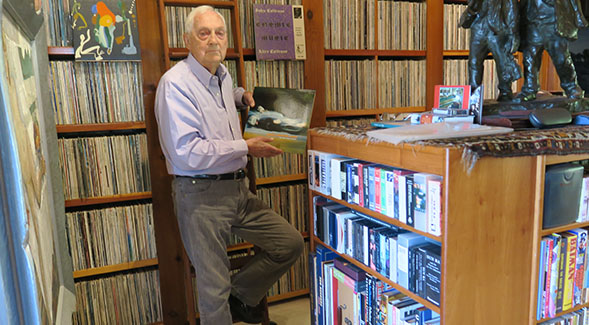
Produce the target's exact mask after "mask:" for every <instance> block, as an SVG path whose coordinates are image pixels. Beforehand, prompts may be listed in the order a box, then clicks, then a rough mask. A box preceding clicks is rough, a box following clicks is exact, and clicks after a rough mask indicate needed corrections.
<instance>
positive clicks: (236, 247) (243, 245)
mask: <svg viewBox="0 0 589 325" xmlns="http://www.w3.org/2000/svg"><path fill="white" fill-rule="evenodd" d="M250 248H254V245H253V244H250V243H239V244H235V245H229V246H227V251H228V252H235V251H240V250H244V249H250Z"/></svg>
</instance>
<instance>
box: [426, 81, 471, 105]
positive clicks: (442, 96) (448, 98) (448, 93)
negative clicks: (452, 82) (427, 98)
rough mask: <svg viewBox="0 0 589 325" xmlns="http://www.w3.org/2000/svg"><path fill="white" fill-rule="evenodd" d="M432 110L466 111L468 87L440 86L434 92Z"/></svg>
mask: <svg viewBox="0 0 589 325" xmlns="http://www.w3.org/2000/svg"><path fill="white" fill-rule="evenodd" d="M435 96H436V97H435V101H434V108H449V109H468V105H469V97H470V86H441V85H437V86H436V90H435Z"/></svg>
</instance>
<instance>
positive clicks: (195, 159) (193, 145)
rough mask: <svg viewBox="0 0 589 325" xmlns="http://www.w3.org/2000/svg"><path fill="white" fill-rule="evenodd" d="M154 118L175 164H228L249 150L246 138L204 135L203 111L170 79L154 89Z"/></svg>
mask: <svg viewBox="0 0 589 325" xmlns="http://www.w3.org/2000/svg"><path fill="white" fill-rule="evenodd" d="M155 113H156V119H157V122H158V126H159V137H160V143H161V146H162V150H163V151H164V154H165V155H166V158H167V159H168V160H169V163H171V164H172V165H173V166H174V167H175V168H177V169H181V170H192V171H195V172H197V171H199V170H204V169H208V168H211V167H213V166H215V167H218V166H222V165H224V164H229V165H230V164H231V163H232V162H233V161H235V160H240V159H242V158H243V157H244V156H245V155H246V154H247V152H248V148H247V144H246V142H245V140H243V139H239V140H217V139H207V138H206V137H205V136H204V135H203V132H202V127H203V124H202V121H203V119H202V111H201V110H200V108H199V107H195V105H194V104H193V103H192V102H191V100H190V99H189V98H188V97H187V95H186V92H184V91H182V90H181V89H180V88H179V87H178V85H177V84H175V83H174V82H173V81H171V80H163V78H162V81H161V82H160V85H159V86H158V89H157V94H156V103H155Z"/></svg>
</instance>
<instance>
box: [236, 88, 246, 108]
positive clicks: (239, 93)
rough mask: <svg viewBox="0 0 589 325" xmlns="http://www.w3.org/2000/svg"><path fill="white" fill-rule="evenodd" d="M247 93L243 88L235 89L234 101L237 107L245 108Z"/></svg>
mask: <svg viewBox="0 0 589 325" xmlns="http://www.w3.org/2000/svg"><path fill="white" fill-rule="evenodd" d="M244 93H245V89H243V88H241V87H237V88H233V100H234V101H235V106H237V107H244V106H245V104H244V103H243V94H244Z"/></svg>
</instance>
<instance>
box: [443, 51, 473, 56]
mask: <svg viewBox="0 0 589 325" xmlns="http://www.w3.org/2000/svg"><path fill="white" fill-rule="evenodd" d="M468 53H470V51H469V50H444V56H468Z"/></svg>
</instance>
